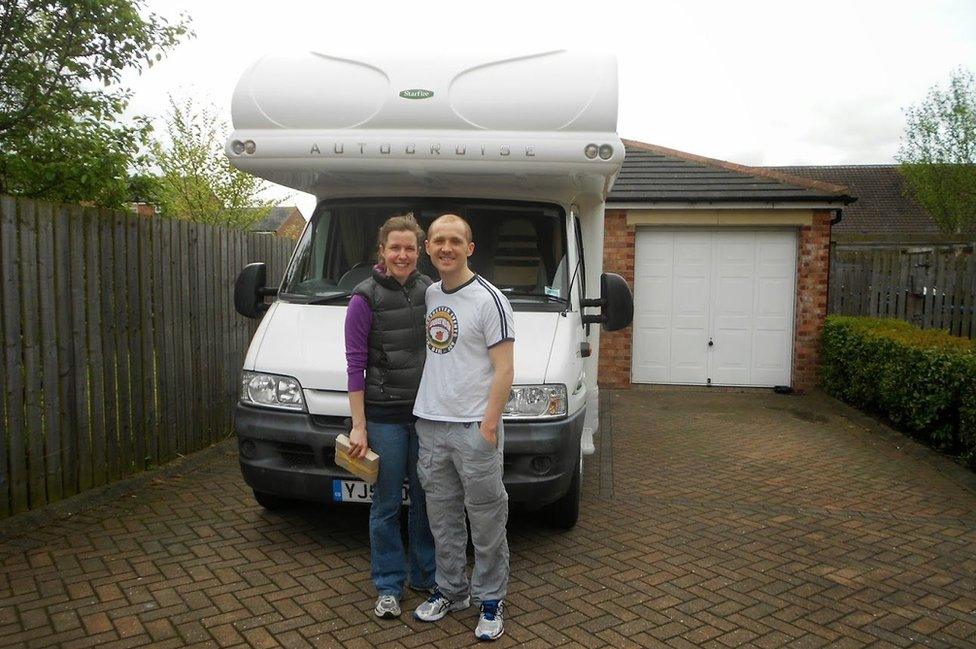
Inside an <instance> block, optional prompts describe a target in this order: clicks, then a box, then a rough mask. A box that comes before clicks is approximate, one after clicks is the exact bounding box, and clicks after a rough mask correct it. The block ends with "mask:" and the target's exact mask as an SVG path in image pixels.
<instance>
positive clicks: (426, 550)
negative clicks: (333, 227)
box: [345, 214, 434, 619]
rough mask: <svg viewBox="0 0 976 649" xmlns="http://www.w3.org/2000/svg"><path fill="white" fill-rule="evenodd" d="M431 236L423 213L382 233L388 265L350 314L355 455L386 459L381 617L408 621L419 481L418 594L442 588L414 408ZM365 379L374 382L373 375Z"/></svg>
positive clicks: (374, 555) (396, 220) (374, 537)
mask: <svg viewBox="0 0 976 649" xmlns="http://www.w3.org/2000/svg"><path fill="white" fill-rule="evenodd" d="M423 240H424V231H423V230H422V229H421V228H420V226H419V225H418V224H417V221H416V220H414V218H413V214H407V215H405V216H393V217H391V218H389V219H387V221H386V222H385V223H384V224H383V226H382V227H381V228H380V231H379V263H378V264H377V265H376V266H375V267H374V268H373V274H372V276H371V277H370V278H369V279H367V280H365V281H363V282H362V283H360V284H359V285H358V286H357V287H356V288H355V290H354V291H353V296H352V298H351V299H350V300H349V309H348V311H347V312H346V327H345V333H346V364H347V370H348V374H349V383H348V388H349V409H350V411H351V412H352V430H351V432H350V433H349V441H350V445H351V447H352V448H351V454H352V455H354V456H359V457H363V456H365V455H366V451H367V450H369V449H370V448H371V449H372V450H373V451H375V452H376V453H378V454H379V456H380V468H379V477H378V478H377V481H376V485H375V487H374V490H373V504H372V506H371V507H370V511H369V540H370V553H371V565H372V571H371V573H372V578H373V584H374V585H375V586H376V590H377V593H378V597H377V600H376V606H375V608H374V613H375V614H376V616H377V617H381V618H386V619H392V618H396V617H399V616H400V598H401V596H402V594H403V586H404V582H405V581H406V577H407V566H406V565H405V561H404V553H403V542H402V540H401V537H400V507H401V500H402V486H403V481H404V479H405V478H408V480H409V491H410V511H409V515H408V528H409V546H410V549H409V560H408V561H407V562H406V563H409V570H410V587H411V588H413V589H415V590H425V591H429V590H431V589H433V588H434V539H433V537H432V536H431V533H430V527H429V525H428V523H427V507H426V502H425V497H424V492H423V489H422V487H421V486H420V482H419V481H418V480H417V454H418V443H417V431H416V430H414V421H415V419H416V418H415V417H414V416H413V402H414V398H415V397H416V396H417V387H418V386H419V385H420V374H421V372H422V371H423V368H424V360H425V354H426V348H425V344H426V343H425V341H426V329H425V325H424V318H425V316H426V307H425V303H424V294H425V292H426V290H427V287H428V286H430V284H431V280H430V278H429V277H427V276H426V275H422V274H420V273H419V272H417V260H418V258H419V255H420V244H421V242H422V241H423ZM364 372H365V379H364V376H363V374H364Z"/></svg>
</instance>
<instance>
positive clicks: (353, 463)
mask: <svg viewBox="0 0 976 649" xmlns="http://www.w3.org/2000/svg"><path fill="white" fill-rule="evenodd" d="M351 448H352V447H351V444H350V443H349V437H348V436H346V435H343V434H340V435H338V436H337V437H336V453H335V461H336V464H338V465H339V466H341V467H342V468H343V469H345V470H347V471H349V473H351V474H353V475H354V476H356V477H357V478H361V479H362V480H364V481H365V482H366V483H367V484H376V476H377V475H378V474H379V471H380V456H379V455H377V454H376V453H374V452H373V451H366V457H362V458H360V457H352V456H351V455H350V454H349V453H350V451H351Z"/></svg>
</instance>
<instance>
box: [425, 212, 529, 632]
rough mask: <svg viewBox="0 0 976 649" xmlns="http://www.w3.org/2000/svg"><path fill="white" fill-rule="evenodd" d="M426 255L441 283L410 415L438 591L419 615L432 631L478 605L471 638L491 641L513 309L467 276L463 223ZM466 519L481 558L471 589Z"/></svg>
mask: <svg viewBox="0 0 976 649" xmlns="http://www.w3.org/2000/svg"><path fill="white" fill-rule="evenodd" d="M425 246H426V249H427V254H428V255H430V258H431V261H432V262H433V264H434V267H435V268H436V269H437V270H438V272H439V273H440V276H441V281H439V282H437V283H435V284H433V285H432V286H430V287H429V288H428V289H427V363H426V366H425V368H424V373H423V376H422V377H421V380H420V388H419V390H418V392H417V401H416V403H415V404H414V411H413V412H414V414H415V415H416V416H417V417H418V421H417V424H416V428H417V434H418V436H419V441H420V454H419V461H418V466H417V474H418V476H419V478H420V482H421V485H422V486H423V487H424V489H425V491H426V492H427V516H428V519H429V520H430V530H431V532H432V533H433V535H434V547H435V556H436V565H437V568H436V581H437V589H436V590H435V591H434V593H433V595H431V597H430V598H429V599H428V600H427V601H425V602H424V603H422V604H421V605H420V606H418V607H417V610H416V611H415V612H414V615H415V617H416V618H417V619H419V620H423V621H425V622H434V621H436V620H439V619H441V618H442V617H444V616H445V615H446V614H447V613H448V612H450V611H460V610H462V609H465V608H467V607H468V606H469V605H470V603H471V597H474V599H475V601H477V602H479V603H480V604H481V615H480V616H479V619H478V625H477V627H476V628H475V636H476V637H477V638H479V639H480V640H495V639H497V638H499V637H500V636H501V635H502V633H503V632H504V624H503V614H504V605H503V600H504V598H505V594H506V591H507V588H508V571H509V564H508V538H507V537H506V531H505V524H506V522H507V520H508V494H507V493H506V492H505V487H504V485H503V484H502V450H503V447H504V440H505V433H504V428H503V426H502V421H501V415H502V410H503V409H504V408H505V403H506V402H507V401H508V395H509V392H510V391H511V388H512V378H513V375H514V369H513V354H514V340H515V329H514V326H513V318H512V307H511V305H510V304H509V303H508V300H507V299H506V298H505V296H504V295H503V294H502V293H501V291H499V290H498V289H497V288H495V287H494V286H492V285H491V284H489V283H488V282H487V281H486V280H485V279H484V278H482V277H480V276H478V275H477V274H475V273H474V272H472V271H471V269H469V268H468V258H469V257H470V256H471V255H472V253H474V242H472V241H471V227H470V226H469V225H468V223H467V222H466V221H465V220H464V219H462V218H461V217H459V216H457V215H454V214H445V215H443V216H441V217H439V218H437V219H436V220H435V221H434V222H433V223H432V224H431V225H430V229H429V230H428V233H427V241H426V242H425ZM465 510H467V518H468V522H469V524H470V527H471V540H472V543H473V544H474V554H475V557H474V570H473V572H472V574H471V582H470V584H469V583H468V579H467V577H466V574H465V569H466V564H467V556H466V552H465V550H466V548H467V540H468V535H467V528H466V527H465V524H464V518H465Z"/></svg>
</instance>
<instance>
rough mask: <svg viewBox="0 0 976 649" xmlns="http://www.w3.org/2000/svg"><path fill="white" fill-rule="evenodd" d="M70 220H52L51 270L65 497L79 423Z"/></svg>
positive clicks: (74, 466)
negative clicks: (75, 370)
mask: <svg viewBox="0 0 976 649" xmlns="http://www.w3.org/2000/svg"><path fill="white" fill-rule="evenodd" d="M70 226H71V220H70V212H69V211H68V208H67V207H66V206H62V207H60V208H59V210H58V213H57V214H56V215H55V218H54V258H55V262H54V266H55V273H54V275H55V285H54V292H55V295H56V296H57V298H56V299H57V307H56V308H57V313H58V318H57V332H56V334H55V336H56V338H57V343H56V344H57V354H58V403H59V404H60V421H61V466H62V474H61V487H62V492H63V495H64V496H72V495H74V494H76V493H78V437H79V435H78V434H74V433H75V431H77V430H79V428H80V427H81V422H79V421H78V409H77V401H78V397H77V392H78V386H77V384H76V381H75V378H76V377H75V373H74V372H73V368H74V366H75V363H76V360H75V350H74V347H73V342H74V340H75V338H74V327H73V319H74V314H73V313H72V306H73V302H72V299H73V297H74V294H73V290H74V289H73V288H72V277H71V269H72V267H73V266H72V258H71V236H72V232H71V227H70Z"/></svg>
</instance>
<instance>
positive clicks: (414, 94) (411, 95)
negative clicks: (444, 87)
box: [400, 88, 434, 99]
mask: <svg viewBox="0 0 976 649" xmlns="http://www.w3.org/2000/svg"><path fill="white" fill-rule="evenodd" d="M400 96H401V97H403V98H404V99H430V98H431V97H433V96H434V91H433V90H424V89H423V88H411V89H409V90H401V91H400Z"/></svg>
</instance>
